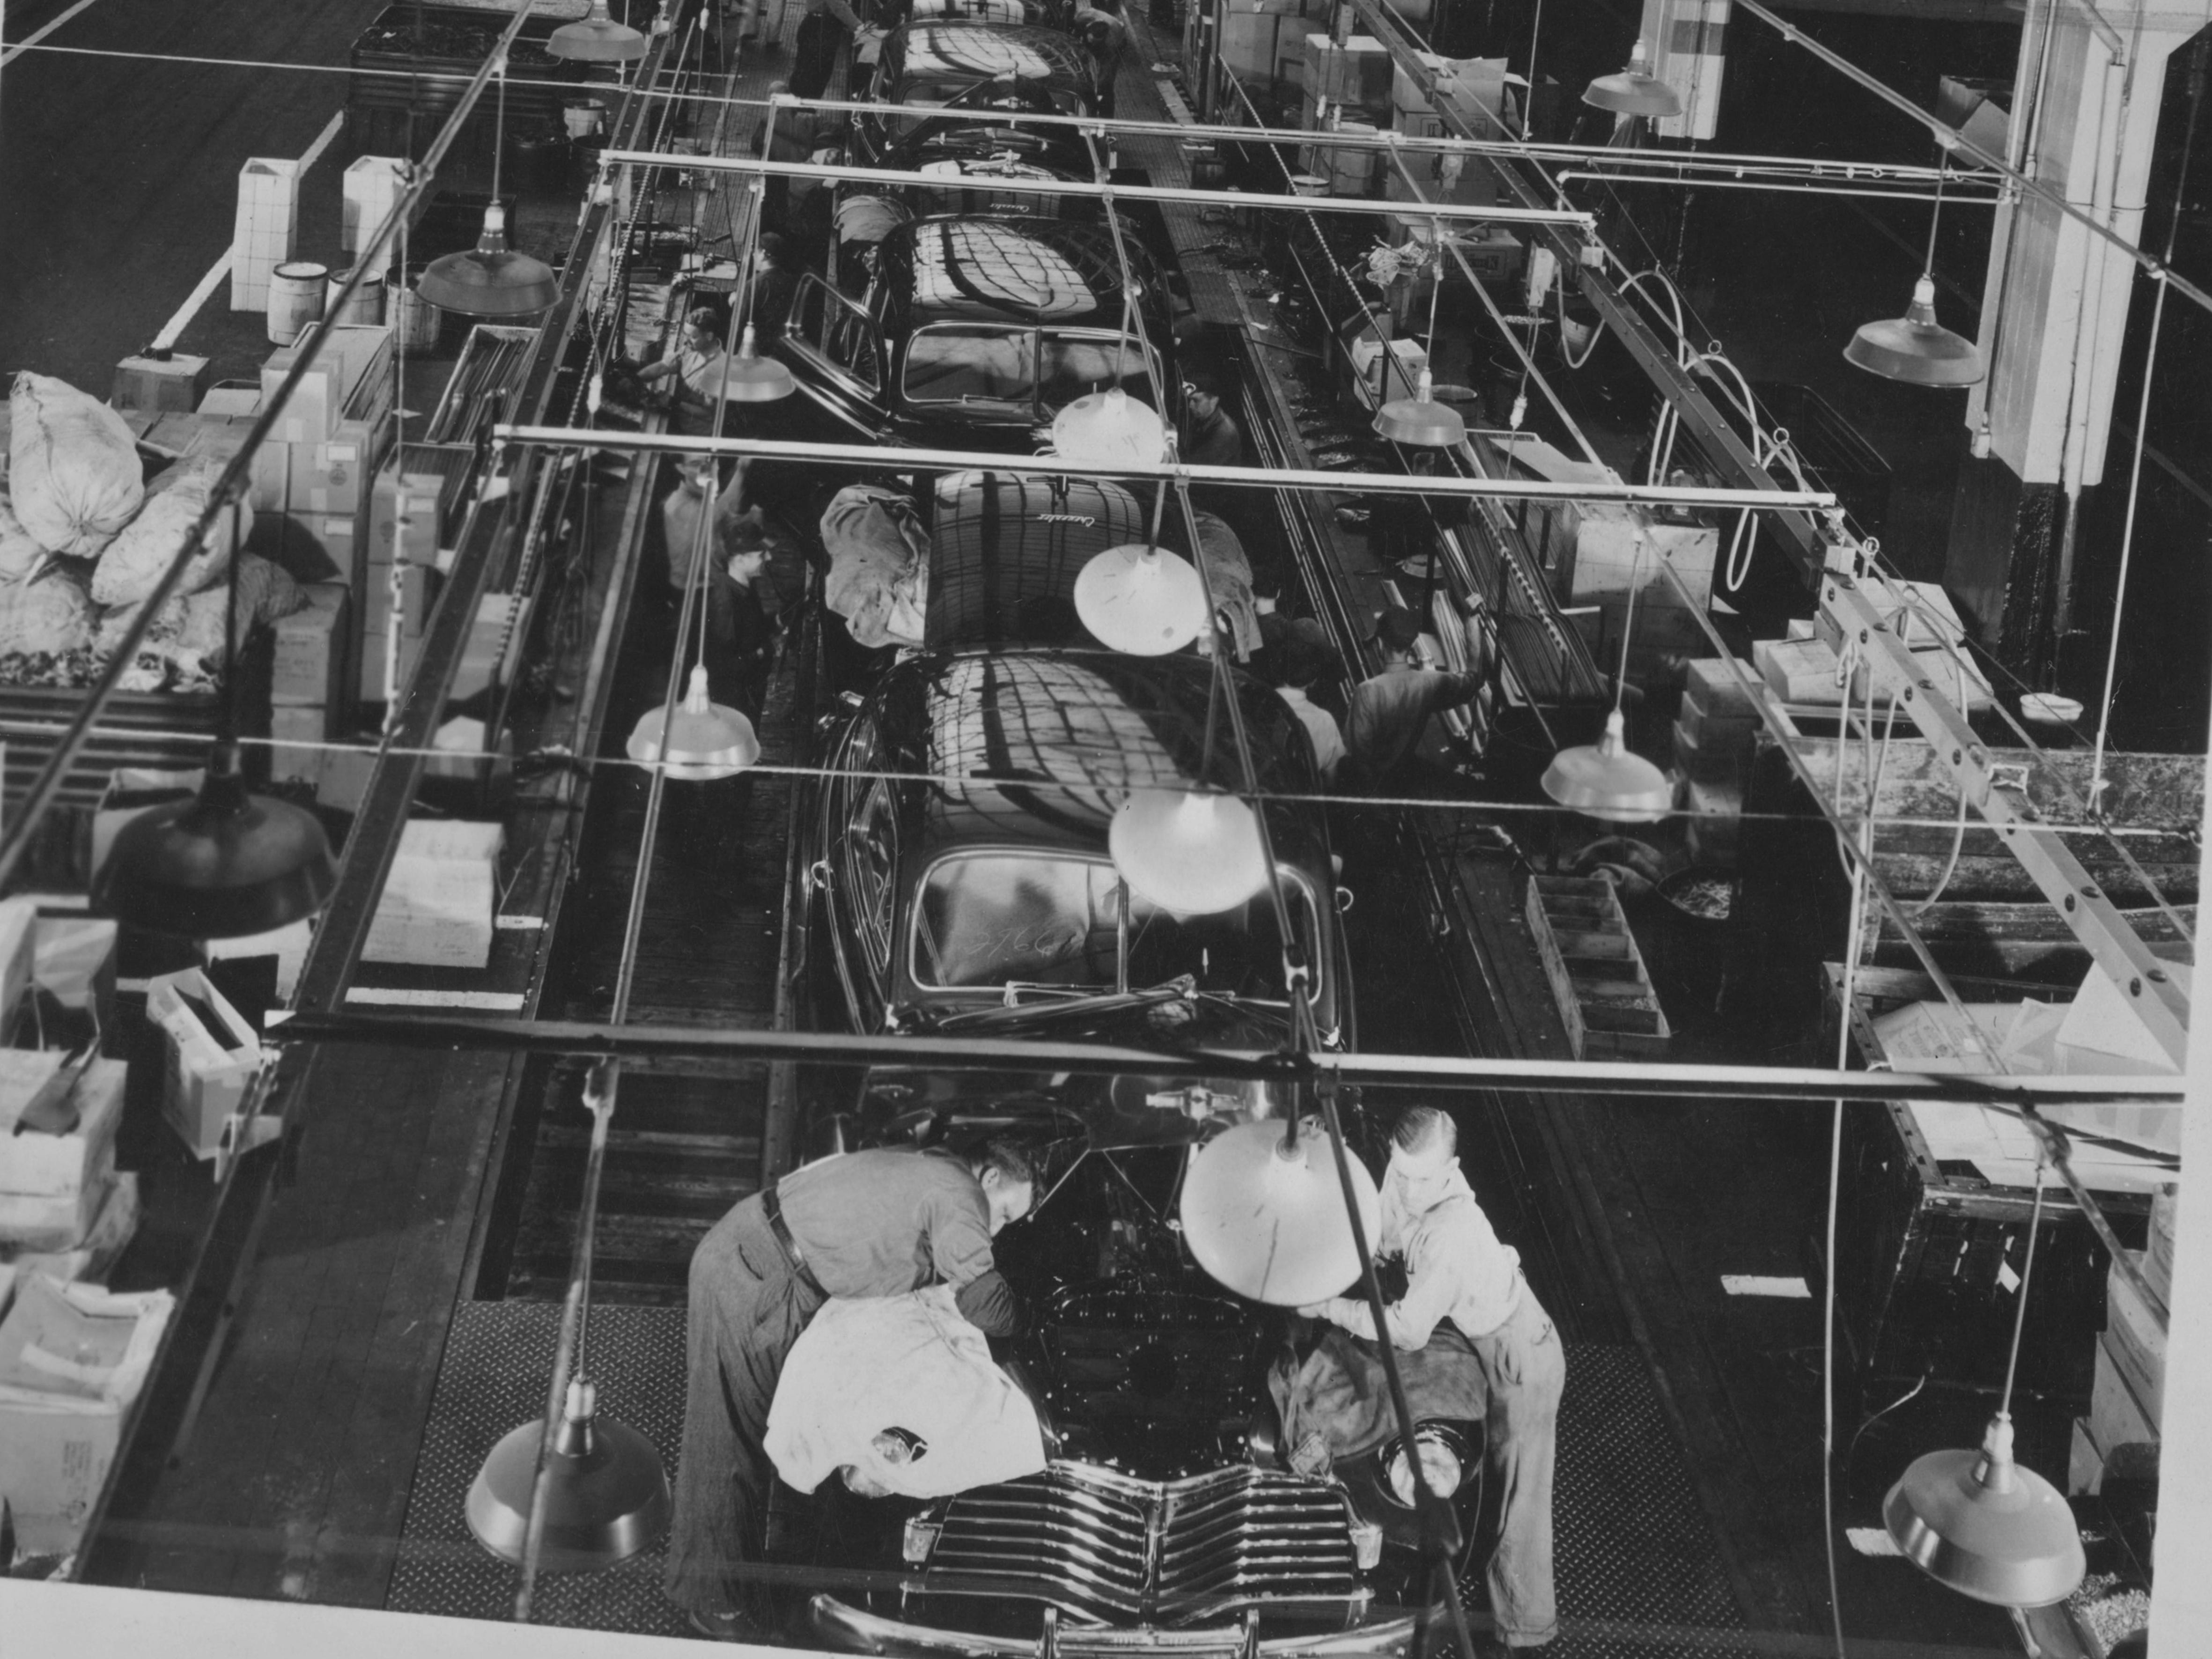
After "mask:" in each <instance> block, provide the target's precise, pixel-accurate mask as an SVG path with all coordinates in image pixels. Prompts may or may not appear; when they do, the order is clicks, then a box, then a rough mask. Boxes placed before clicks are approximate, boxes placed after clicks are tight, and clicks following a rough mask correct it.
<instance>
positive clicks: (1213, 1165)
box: [1180, 1118, 1382, 1308]
mask: <svg viewBox="0 0 2212 1659" xmlns="http://www.w3.org/2000/svg"><path fill="white" fill-rule="evenodd" d="M1351 1165H1352V1187H1353V1189H1354V1191H1356V1192H1357V1193H1358V1200H1359V1224H1360V1226H1361V1227H1362V1228H1363V1229H1364V1231H1365V1232H1366V1235H1367V1237H1369V1238H1370V1240H1371V1239H1372V1238H1374V1237H1375V1236H1376V1231H1377V1229H1378V1228H1379V1227H1380V1225H1381V1219H1382V1205H1381V1203H1380V1201H1379V1200H1377V1198H1376V1192H1375V1183H1374V1182H1373V1181H1372V1180H1371V1179H1370V1178H1369V1176H1368V1174H1367V1171H1366V1170H1364V1168H1362V1167H1361V1165H1360V1164H1359V1161H1358V1159H1357V1158H1354V1159H1352V1160H1351ZM1180 1207H1181V1218H1182V1235H1183V1237H1184V1239H1185V1240H1186V1241H1187V1242H1188V1243H1189V1245H1190V1251H1191V1254H1192V1255H1194V1256H1196V1257H1197V1258H1198V1264H1199V1266H1200V1267H1203V1268H1205V1269H1206V1272H1207V1273H1211V1274H1212V1276H1213V1277H1214V1278H1215V1279H1218V1280H1219V1281H1220V1283H1222V1284H1223V1285H1226V1286H1227V1287H1228V1288H1229V1289H1231V1290H1232V1291H1236V1292H1237V1295H1239V1296H1243V1297H1250V1298H1251V1299H1252V1300H1253V1301H1255V1302H1267V1303H1272V1304H1274V1305H1275V1306H1276V1307H1279V1308H1295V1307H1300V1306H1303V1305H1304V1304H1307V1303H1310V1302H1319V1301H1322V1299H1324V1298H1325V1297H1332V1296H1336V1295H1339V1294H1340V1293H1341V1292H1342V1291H1345V1290H1346V1288H1347V1287H1348V1286H1349V1285H1351V1284H1352V1281H1353V1280H1354V1279H1358V1277H1359V1251H1358V1246H1357V1245H1355V1244H1354V1243H1352V1223H1351V1218H1349V1217H1348V1216H1347V1215H1346V1212H1345V1207H1344V1188H1342V1186H1341V1185H1340V1184H1339V1182H1338V1181H1337V1175H1336V1160H1335V1158H1334V1157H1333V1156H1332V1154H1331V1152H1330V1150H1329V1144H1328V1138H1327V1137H1326V1136H1323V1135H1319V1134H1304V1135H1300V1136H1298V1137H1297V1139H1296V1140H1294V1141H1293V1142H1291V1145H1290V1146H1288V1147H1285V1145H1284V1142H1283V1126H1282V1123H1281V1122H1280V1121H1279V1120H1271V1119H1265V1118H1263V1119H1261V1120H1260V1121H1257V1122H1252V1123H1239V1124H1237V1125H1235V1126H1233V1127H1230V1128H1227V1129H1225V1130H1223V1131H1222V1132H1221V1133H1219V1134H1218V1135H1216V1136H1215V1137H1214V1138H1213V1139H1212V1140H1209V1141H1208V1142H1206V1145H1205V1146H1203V1147H1201V1148H1200V1150H1199V1151H1198V1152H1197V1153H1196V1154H1195V1155H1194V1157H1193V1158H1191V1162H1190V1169H1189V1170H1188V1173H1187V1174H1186V1175H1185V1176H1183V1183H1182V1203H1181V1206H1180Z"/></svg>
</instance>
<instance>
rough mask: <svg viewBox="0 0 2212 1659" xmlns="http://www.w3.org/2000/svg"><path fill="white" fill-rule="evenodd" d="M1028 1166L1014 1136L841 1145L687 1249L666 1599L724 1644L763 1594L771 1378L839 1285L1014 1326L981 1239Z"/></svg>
mask: <svg viewBox="0 0 2212 1659" xmlns="http://www.w3.org/2000/svg"><path fill="white" fill-rule="evenodd" d="M1035 1192H1036V1174H1035V1172H1034V1171H1033V1170H1031V1168H1030V1164H1029V1162H1028V1160H1027V1159H1026V1158H1024V1157H1023V1155H1022V1154H1021V1152H1019V1151H1018V1150H1017V1149H1016V1148H1015V1147H1013V1146H1011V1145H1009V1144H1007V1143H1005V1142H1000V1141H993V1142H990V1143H988V1144H987V1145H986V1146H982V1147H980V1148H978V1149H977V1150H976V1151H975V1152H974V1153H973V1154H972V1155H969V1156H967V1157H962V1156H957V1155H956V1154H954V1153H951V1152H945V1151H940V1150H935V1149H932V1150H929V1151H926V1152H925V1151H921V1150H917V1149H912V1148H903V1147H902V1148H898V1149H896V1150H885V1151H873V1152H846V1153H843V1154H842V1155H840V1156H838V1157H835V1158H824V1159H823V1160H822V1161H821V1162H819V1163H816V1164H808V1165H806V1166H805V1168H804V1169H801V1170H793V1172H792V1173H791V1174H790V1175H788V1176H785V1177H784V1178H783V1179H782V1180H781V1181H780V1182H775V1183H773V1184H771V1185H770V1186H769V1187H768V1188H766V1189H765V1190H763V1191H762V1192H759V1193H756V1194H754V1195H753V1196H752V1197H750V1198H748V1199H746V1200H744V1202H742V1203H740V1204H739V1205H738V1206H737V1207H736V1208H734V1209H732V1211H731V1212H729V1213H728V1214H727V1215H726V1216H724V1217H723V1218H721V1219H720V1221H718V1222H716V1223H715V1224H714V1228H713V1230H712V1231H709V1232H708V1235H707V1236H706V1237H704V1238H703V1239H702V1240H700V1242H699V1247H698V1249H696V1250H695V1251H693V1252H692V1255H691V1275H690V1315H689V1319H688V1322H687V1324H686V1328H685V1346H686V1351H687V1355H688V1361H689V1365H688V1370H687V1371H686V1374H685V1379H684V1452H683V1456H682V1458H681V1459H680V1460H679V1462H678V1464H677V1468H676V1502H675V1518H674V1520H673V1521H672V1522H671V1526H670V1528H669V1535H668V1571H667V1577H666V1578H665V1581H664V1582H665V1589H666V1591H667V1595H668V1598H669V1600H671V1601H674V1602H675V1603H676V1604H677V1605H678V1606H679V1607H683V1608H684V1610H685V1611H686V1613H689V1615H690V1620H691V1624H692V1626H693V1627H694V1628H695V1629H696V1630H698V1631H700V1632H702V1634H705V1635H708V1636H713V1637H716V1638H720V1639H722V1640H726V1641H733V1642H742V1641H751V1640H755V1639H757V1638H758V1637H759V1636H761V1635H762V1634H763V1633H764V1631H763V1623H764V1621H765V1619H766V1616H767V1604H766V1598H765V1597H764V1596H763V1595H762V1594H761V1590H760V1586H759V1585H758V1584H757V1583H753V1582H750V1581H749V1580H748V1579H747V1578H746V1577H744V1572H743V1571H742V1569H743V1567H744V1564H745V1563H747V1562H753V1561H758V1560H759V1559H761V1557H762V1553H763V1546H764V1544H765V1541H766V1532H767V1522H768V1499H769V1483H770V1482H771V1481H772V1480H774V1479H775V1470H774V1468H772V1466H771V1465H770V1463H769V1457H768V1453H767V1451H766V1449H764V1448H763V1444H762V1437H763V1434H764V1433H765V1432H766V1431H767V1428H768V1411H769V1402H770V1401H773V1400H774V1399H775V1384H776V1378H777V1377H778V1376H781V1374H782V1371H783V1362H784V1358H785V1357H786V1356H787V1355H788V1354H789V1353H790V1352H791V1346H792V1344H793V1343H794V1342H796V1341H798V1340H799V1333H800V1332H802V1331H803V1330H805V1328H806V1323H807V1321H808V1320H810V1319H811V1318H812V1317H813V1316H814V1312H815V1310H817V1308H819V1307H820V1306H821V1305H822V1304H823V1303H824V1302H825V1301H827V1300H828V1299H829V1297H833V1296H842V1297H864V1296H902V1295H904V1294H906V1293H907V1292H908V1291H915V1290H919V1289H921V1287H922V1286H923V1285H932V1284H942V1285H951V1286H952V1288H953V1291H954V1292H955V1300H956V1301H957V1304H958V1305H959V1309H960V1311H961V1313H962V1314H963V1316H965V1317H966V1318H967V1320H968V1321H969V1323H971V1324H973V1325H975V1327H976V1328H979V1329H981V1331H983V1332H984V1333H985V1334H987V1335H993V1336H1003V1335H1007V1334H1011V1333H1012V1331H1013V1330H1014V1329H1015V1328H1016V1326H1017V1324H1018V1310H1017V1308H1016V1304H1015V1301H1014V1295H1013V1292H1012V1290H1011V1289H1009V1288H1008V1286H1007V1285H1006V1280H1005V1279H1003V1278H1001V1277H1000V1273H999V1270H998V1265H997V1262H996V1261H995V1260H994V1258H993V1256H992V1254H991V1241H992V1239H993V1238H994V1237H995V1236H996V1235H997V1234H998V1232H999V1231H1000V1228H1002V1227H1004V1226H1005V1225H1006V1224H1007V1223H1008V1222H1010V1221H1018V1220H1020V1219H1021V1218H1022V1217H1024V1215H1027V1214H1028V1213H1029V1209H1030V1201H1031V1200H1032V1197H1033V1196H1034V1194H1035Z"/></svg>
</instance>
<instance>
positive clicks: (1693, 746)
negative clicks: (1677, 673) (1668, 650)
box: [1674, 657, 1759, 786]
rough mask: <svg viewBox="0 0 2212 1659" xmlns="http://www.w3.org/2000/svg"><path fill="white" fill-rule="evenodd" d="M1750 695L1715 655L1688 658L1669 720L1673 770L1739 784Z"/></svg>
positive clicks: (1753, 718) (1747, 754) (1752, 717)
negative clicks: (1677, 705)
mask: <svg viewBox="0 0 2212 1659" xmlns="http://www.w3.org/2000/svg"><path fill="white" fill-rule="evenodd" d="M1751 696H1752V694H1751V692H1750V691H1749V690H1747V689H1746V687H1745V686H1744V684H1743V683H1742V681H1741V678H1739V677H1738V674H1737V671H1736V668H1735V665H1733V664H1732V663H1730V662H1729V661H1728V660H1726V659H1723V658H1720V657H1701V658H1698V659H1693V660H1692V662H1691V663H1690V664H1689V665H1688V666H1687V667H1686V670H1685V671H1684V677H1683V684H1682V708H1681V712H1680V714H1678V715H1677V716H1676V717H1675V720H1674V769H1675V770H1676V771H1677V772H1679V773H1680V774H1681V775H1682V776H1684V777H1686V778H1692V779H1695V780H1696V781H1699V782H1700V783H1728V784H1736V785H1739V786H1740V785H1741V782H1742V781H1743V775H1744V770H1745V768H1746V767H1747V765H1748V764H1749V763H1750V759H1751V750H1752V741H1753V738H1752V734H1753V732H1755V731H1756V730H1757V729H1758V726H1759V711H1758V709H1757V708H1755V707H1754V706H1753V702H1752V700H1751Z"/></svg>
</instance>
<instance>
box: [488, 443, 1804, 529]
mask: <svg viewBox="0 0 2212 1659" xmlns="http://www.w3.org/2000/svg"><path fill="white" fill-rule="evenodd" d="M491 436H492V441H493V442H495V443H499V444H520V445H526V446H532V447H536V446H546V447H560V448H570V449H608V450H622V451H626V452H629V453H634V454H644V455H713V456H729V455H745V456H754V457H757V458H759V459H763V460H776V461H793V462H799V463H802V464H809V465H819V466H872V467H888V468H891V469H894V470H896V471H902V472H904V471H913V470H914V469H915V468H916V467H925V468H933V469H935V468H942V469H943V470H945V471H948V472H969V471H975V472H1008V473H1012V474H1015V475H1017V476H1019V477H1038V478H1070V477H1073V478H1115V479H1125V478H1166V479H1170V480H1174V479H1180V480H1182V481H1183V482H1185V483H1194V484H1229V485H1234V486H1237V487H1238V488H1242V489H1322V490H1330V491H1334V492H1335V493H1337V494H1340V495H1457V496H1479V497H1482V498H1485V499H1487V500H1492V501H1619V502H1622V503H1624V504H1626V505H1629V506H1639V507H1714V508H1721V509H1726V508H1741V507H1752V508H1761V509H1763V508H1774V507H1802V508H1807V509H1820V508H1826V507H1832V506H1833V505H1834V504H1835V500H1836V498H1835V497H1834V496H1833V495H1830V494H1829V493H1827V492H1826V491H1825V490H1819V489H1802V490H1783V489H1773V490H1754V489H1704V488H1701V487H1699V486H1696V485H1689V484H1639V483H1624V482H1619V481H1616V482H1613V483H1607V482H1603V481H1601V480H1591V481H1589V482H1588V483H1577V482H1569V483H1555V482H1553V481H1552V480H1550V479H1547V478H1529V479H1520V478H1486V477H1473V478H1463V477H1444V476H1441V475H1440V476H1437V477H1413V476H1412V475H1410V474H1407V473H1402V472H1320V471H1297V470H1292V469H1282V470H1272V469H1268V468H1265V467H1257V466H1206V465H1199V464H1197V463H1195V462H1175V461H1170V462H1161V463H1154V464H1145V463H1139V462H1134V461H1118V460H1117V461H1079V460H1075V459H1071V458H1069V457H1067V456H1065V455H1015V454H1000V453H994V452H992V451H989V450H979V449H893V448H888V447H882V446H879V445H871V444H838V443H817V442H815V441H811V440H795V439H787V438H753V437H742V436H739V437H724V438H706V437H688V436H685V435H682V434H679V433H673V432H620V431H613V430H608V429H604V428H599V427H586V426H518V425H507V424H501V425H495V426H494V427H493V428H492V429H491Z"/></svg>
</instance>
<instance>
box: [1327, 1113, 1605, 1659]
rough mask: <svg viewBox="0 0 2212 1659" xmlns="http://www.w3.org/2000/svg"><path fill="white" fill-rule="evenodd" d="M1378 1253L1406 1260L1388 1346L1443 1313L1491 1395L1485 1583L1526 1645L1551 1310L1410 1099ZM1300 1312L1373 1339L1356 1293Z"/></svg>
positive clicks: (1539, 1606)
mask: <svg viewBox="0 0 2212 1659" xmlns="http://www.w3.org/2000/svg"><path fill="white" fill-rule="evenodd" d="M1390 1139H1391V1145H1390V1164H1389V1170H1388V1171H1387V1172H1386V1173H1385V1175H1384V1176H1383V1233H1382V1239H1381V1243H1380V1245H1379V1253H1380V1254H1381V1255H1401V1254H1402V1255H1404V1257H1405V1259H1406V1293H1405V1295H1404V1296H1403V1297H1401V1298H1400V1299H1399V1300H1398V1301H1396V1302H1395V1303H1393V1304H1390V1305H1389V1306H1388V1307H1386V1308H1385V1309H1384V1310H1383V1318H1384V1321H1385V1322H1386V1323H1387V1325H1388V1326H1389V1335H1390V1343H1391V1346H1393V1347H1395V1348H1398V1349H1401V1350H1405V1351H1418V1350H1419V1349H1421V1348H1424V1347H1425V1346H1427V1345H1428V1342H1429V1338H1430V1335H1431V1333H1433V1332H1434V1331H1435V1330H1436V1329H1437V1326H1438V1325H1440V1324H1442V1323H1443V1322H1446V1321H1449V1322H1450V1323H1451V1324H1452V1325H1453V1326H1455V1327H1456V1328H1457V1329H1458V1330H1459V1331H1460V1333H1461V1334H1462V1335H1464V1336H1465V1337H1466V1338H1467V1340H1468V1345H1469V1346H1471V1347H1472V1348H1473V1349H1474V1355H1475V1358H1476V1360H1477V1361H1478V1363H1480V1365H1481V1368H1482V1374H1483V1381H1484V1383H1486V1385H1487V1387H1488V1389H1489V1395H1490V1403H1489V1409H1488V1414H1487V1418H1486V1424H1485V1428H1486V1436H1485V1438H1486V1442H1487V1446H1486V1453H1485V1455H1486V1460H1487V1462H1488V1466H1489V1480H1490V1481H1491V1483H1492V1485H1493V1486H1496V1488H1497V1489H1498V1497H1499V1503H1498V1542H1497V1544H1496V1545H1495V1546H1494V1547H1492V1550H1491V1553H1490V1564H1489V1567H1488V1570H1487V1572H1486V1583H1487V1585H1488V1588H1489V1591H1490V1613H1491V1617H1492V1620H1494V1621H1495V1623H1496V1627H1497V1631H1498V1641H1500V1642H1502V1644H1504V1646H1506V1647H1508V1648H1518V1647H1537V1646H1541V1644H1544V1643H1546V1642H1548V1641H1550V1640H1551V1639H1552V1638H1553V1637H1554V1636H1555V1635H1557V1634H1558V1633H1559V1614H1558V1609H1557V1607H1556V1605H1555V1603H1554V1601H1553V1588H1552V1474H1553V1462H1554V1452H1555V1444H1556V1427H1557V1424H1558V1420H1559V1393H1560V1390H1561V1389H1563V1388H1564V1387H1565V1383H1566V1378H1567V1362H1566V1356H1565V1352H1564V1350H1563V1349H1562V1348H1561V1346H1560V1343H1559V1331H1558V1329H1557V1328H1555V1327H1554V1326H1553V1323H1552V1319H1551V1316H1550V1315H1548V1314H1547V1313H1546V1312H1545V1311H1544V1309H1543V1305H1542V1304H1541V1303H1539V1302H1538V1301H1537V1300H1536V1293H1535V1292H1534V1291H1533V1290H1531V1289H1529V1287H1528V1280H1527V1279H1525V1278H1524V1277H1522V1273H1521V1256H1520V1253H1519V1252H1518V1251H1516V1250H1515V1249H1513V1248H1512V1247H1511V1246H1510V1245H1507V1244H1501V1243H1498V1235H1497V1233H1496V1232H1495V1231H1492V1228H1491V1225H1490V1218H1489V1217H1487V1216H1486V1215H1485V1214H1483V1212H1482V1206H1481V1205H1480V1204H1479V1203H1477V1202H1476V1201H1475V1196H1474V1190H1473V1188H1470V1187H1468V1184H1467V1177H1466V1176H1464V1175H1462V1174H1461V1173H1460V1167H1459V1131H1458V1129H1457V1127H1455V1125H1454V1124H1453V1122H1452V1121H1451V1119H1450V1118H1449V1116H1448V1115H1445V1114H1444V1113H1443V1112H1442V1111H1440V1110H1439V1109H1437V1108H1436V1107H1434V1106H1415V1107H1413V1108H1411V1109H1408V1110H1407V1112H1406V1113H1405V1114H1404V1115H1402V1116H1401V1117H1400V1118H1399V1120H1398V1123H1397V1127H1395V1130H1393V1131H1392V1133H1391V1138H1390ZM1301 1311H1303V1312H1305V1313H1307V1314H1309V1315H1310V1316H1314V1317H1316V1318H1320V1319H1326V1320H1328V1322H1330V1323H1332V1324H1334V1325H1340V1326H1341V1327H1343V1328H1344V1329H1346V1330H1347V1331H1349V1332H1350V1333H1352V1335H1354V1336H1357V1337H1360V1338H1363V1339H1364V1340H1367V1341H1370V1342H1372V1341H1374V1340H1376V1334H1375V1318H1374V1315H1373V1313H1372V1311H1371V1310H1370V1309H1369V1307H1368V1305H1367V1304H1366V1303H1365V1302H1364V1301H1353V1300H1352V1299H1351V1298H1349V1297H1334V1298H1332V1299H1331V1300H1329V1301H1327V1302H1323V1303H1321V1304H1317V1305H1316V1306H1314V1307H1310V1308H1307V1309H1304V1310H1301Z"/></svg>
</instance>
